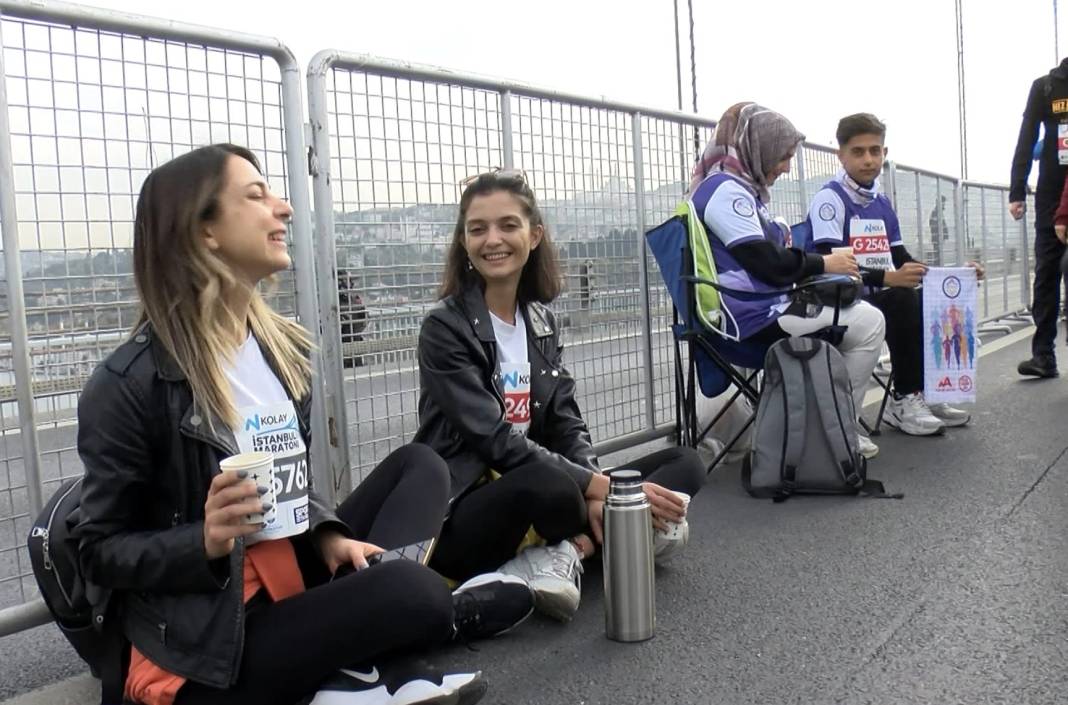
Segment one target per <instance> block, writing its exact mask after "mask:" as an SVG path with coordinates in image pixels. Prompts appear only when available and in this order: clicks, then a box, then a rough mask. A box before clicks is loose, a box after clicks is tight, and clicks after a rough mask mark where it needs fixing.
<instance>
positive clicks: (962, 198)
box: [953, 179, 968, 267]
mask: <svg viewBox="0 0 1068 705" xmlns="http://www.w3.org/2000/svg"><path fill="white" fill-rule="evenodd" d="M953 209H954V210H955V211H956V213H954V216H955V217H954V221H956V222H955V225H956V228H957V248H956V249H957V262H956V264H957V266H958V267H962V266H964V263H965V262H966V261H967V258H966V257H965V252H966V249H965V248H966V245H967V242H966V241H967V239H968V187H967V186H966V185H965V183H964V182H963V181H961V180H960V179H957V180H956V181H954V182H953Z"/></svg>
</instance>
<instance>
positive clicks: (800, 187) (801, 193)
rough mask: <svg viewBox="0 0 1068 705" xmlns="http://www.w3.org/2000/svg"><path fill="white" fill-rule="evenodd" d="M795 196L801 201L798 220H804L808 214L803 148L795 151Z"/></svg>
mask: <svg viewBox="0 0 1068 705" xmlns="http://www.w3.org/2000/svg"><path fill="white" fill-rule="evenodd" d="M796 161H797V195H798V197H799V198H800V199H801V204H800V207H799V212H798V215H799V216H800V217H799V220H804V219H805V214H806V213H808V183H807V181H806V176H805V146H804V145H801V148H800V149H798V150H797V156H796Z"/></svg>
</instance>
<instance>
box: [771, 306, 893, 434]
mask: <svg viewBox="0 0 1068 705" xmlns="http://www.w3.org/2000/svg"><path fill="white" fill-rule="evenodd" d="M778 323H779V327H780V328H782V329H783V330H784V331H786V332H787V333H788V334H790V335H791V336H801V335H807V334H809V333H815V332H816V331H818V330H820V329H822V328H826V327H828V326H830V325H833V323H834V307H832V306H824V307H823V309H822V310H821V311H820V313H819V315H817V316H814V317H811V318H805V317H802V316H792V315H783V316H779V319H778ZM838 324H839V325H843V326H846V327H847V330H846V332H845V337H844V338H842V342H841V343H839V345H838V351H839V352H841V353H842V357H843V358H845V365H846V369H848V370H849V379H850V381H851V382H852V383H853V403H854V405H855V406H856V409H857V415H858V416H859V415H860V410H861V408H862V407H863V406H864V392H865V391H867V389H868V381H869V380H870V379H871V375H872V372H874V371H875V366H876V365H877V364H879V355H880V353H881V352H882V349H883V339H884V338H885V337H886V320H885V319H884V318H883V312H882V311H880V310H879V309H877V308H875V307H874V306H872V305H871V304H869V303H868V302H867V301H858V302H856V303H855V304H853V305H852V306H850V307H849V308H844V309H842V311H841V313H840V314H839V316H838Z"/></svg>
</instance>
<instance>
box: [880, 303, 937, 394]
mask: <svg viewBox="0 0 1068 705" xmlns="http://www.w3.org/2000/svg"><path fill="white" fill-rule="evenodd" d="M922 296H923V294H922V289H905V288H903V287H898V286H894V287H890V288H887V289H881V290H880V291H877V292H875V293H874V294H872V295H871V296H869V297H868V301H870V302H871V304H872V305H873V306H875V308H877V309H879V310H880V311H882V312H883V317H884V318H885V319H886V344H887V346H889V348H890V364H891V365H892V366H893V369H894V391H895V392H897V393H898V394H899V395H907V394H912V393H914V392H922V391H923V341H924V335H923V298H922Z"/></svg>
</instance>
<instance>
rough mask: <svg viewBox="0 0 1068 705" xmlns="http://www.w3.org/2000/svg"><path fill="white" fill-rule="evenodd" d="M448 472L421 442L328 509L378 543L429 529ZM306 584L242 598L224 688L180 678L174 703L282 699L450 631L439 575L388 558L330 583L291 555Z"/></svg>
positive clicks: (433, 527)
mask: <svg viewBox="0 0 1068 705" xmlns="http://www.w3.org/2000/svg"><path fill="white" fill-rule="evenodd" d="M448 488H449V472H448V468H447V467H446V466H445V462H444V461H443V460H442V459H441V458H439V457H438V456H437V454H436V453H434V451H432V450H430V448H428V447H427V446H424V445H418V444H411V445H407V446H404V447H403V448H399V449H398V450H396V451H394V452H393V453H391V454H390V455H389V456H388V457H387V458H386V459H385V460H383V461H382V463H381V464H380V465H379V466H378V467H377V468H375V470H374V472H372V473H371V475H370V476H369V477H368V478H367V479H366V480H364V481H363V482H362V483H360V485H359V487H357V488H356V489H355V490H354V491H353V493H352V494H351V495H349V497H348V498H347V499H346V500H345V501H344V502H343V503H342V504H341V506H340V507H338V516H339V517H340V518H341V519H342V520H343V521H344V522H345V523H346V524H348V525H349V528H351V529H352V533H353V535H354V537H355V538H357V539H359V540H361V541H369V542H370V543H374V544H377V545H379V546H381V547H382V548H385V549H390V548H398V547H400V546H404V545H407V544H409V543H414V542H416V541H420V540H424V539H427V538H430V537H432V536H435V535H437V533H438V531H439V530H440V528H441V522H442V520H443V519H444V516H445V508H446V506H447V502H448ZM301 568H302V573H303V574H304V579H305V583H306V584H307V585H308V589H307V590H305V591H304V592H302V593H301V594H299V595H295V596H293V597H290V598H287V599H285V600H282V601H281V602H270V600H269V599H264V597H263V596H264V593H262V592H261V593H258V595H257V596H256V597H254V598H253V599H252V600H250V602H249V604H248V609H247V613H246V616H245V650H244V656H243V657H242V660H241V670H240V673H239V675H238V679H237V683H236V684H235V685H234V686H233V687H231V688H229V689H226V690H220V689H217V688H211V687H208V686H205V685H201V684H199V683H193V682H188V683H186V684H185V685H184V686H182V688H181V689H180V690H179V691H178V697H177V699H176V700H175V704H176V705H215V704H216V703H219V704H222V703H226V704H229V705H232V704H233V703H257V704H263V705H269V704H271V703H277V704H278V705H292V704H293V703H294V702H296V701H297V700H300V699H301V698H303V697H305V696H307V695H310V694H312V693H314V692H315V691H316V689H317V688H318V686H319V684H320V683H321V682H322V681H323V680H324V679H325V678H327V677H328V676H329V675H331V674H332V673H334V672H335V671H336V670H337V669H339V668H343V667H346V666H354V665H358V664H365V663H370V662H372V661H374V660H377V659H380V658H386V657H388V656H389V655H391V654H395V653H398V652H404V651H414V650H418V649H420V648H423V647H427V646H431V645H434V644H438V643H441V642H443V641H445V640H446V639H448V638H449V636H450V635H451V634H452V595H451V593H450V592H449V589H448V587H447V586H446V585H445V581H443V580H442V579H441V576H439V575H437V574H436V573H434V571H432V570H430V569H429V568H425V567H423V566H421V565H419V564H417V563H413V562H410V561H402V560H399V561H390V562H387V563H381V564H379V565H375V566H372V567H370V568H367V569H366V570H361V571H359V572H356V573H350V574H348V575H346V576H345V577H343V578H339V579H337V580H334V581H332V582H330V581H329V576H328V575H327V574H326V570H325V568H323V567H322V565H321V561H320V562H319V565H312V564H310V563H309V562H307V561H302V563H301Z"/></svg>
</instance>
